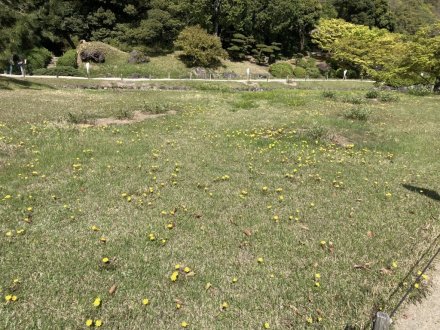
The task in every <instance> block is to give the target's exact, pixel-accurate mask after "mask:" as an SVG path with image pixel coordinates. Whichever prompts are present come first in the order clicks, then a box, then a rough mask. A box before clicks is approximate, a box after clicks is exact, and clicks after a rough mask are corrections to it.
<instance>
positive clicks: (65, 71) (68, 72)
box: [33, 66, 83, 77]
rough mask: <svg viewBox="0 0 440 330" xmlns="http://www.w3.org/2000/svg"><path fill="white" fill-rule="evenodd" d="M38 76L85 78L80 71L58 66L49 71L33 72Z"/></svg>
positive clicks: (39, 70)
mask: <svg viewBox="0 0 440 330" xmlns="http://www.w3.org/2000/svg"><path fill="white" fill-rule="evenodd" d="M33 74H34V75H37V76H71V77H80V76H83V74H81V72H80V71H79V70H78V69H75V68H73V67H71V66H57V67H55V68H49V69H38V70H35V71H34V72H33Z"/></svg>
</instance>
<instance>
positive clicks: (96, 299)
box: [93, 297, 101, 307]
mask: <svg viewBox="0 0 440 330" xmlns="http://www.w3.org/2000/svg"><path fill="white" fill-rule="evenodd" d="M93 306H95V307H99V306H101V298H99V297H97V298H95V300H94V301H93Z"/></svg>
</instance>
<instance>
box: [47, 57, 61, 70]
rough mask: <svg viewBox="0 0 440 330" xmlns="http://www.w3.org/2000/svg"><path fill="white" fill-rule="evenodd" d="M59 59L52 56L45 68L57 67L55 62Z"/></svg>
mask: <svg viewBox="0 0 440 330" xmlns="http://www.w3.org/2000/svg"><path fill="white" fill-rule="evenodd" d="M58 59H59V57H56V56H53V57H52V59H51V60H50V63H49V64H48V65H47V68H48V69H49V68H54V67H56V66H57V62H58Z"/></svg>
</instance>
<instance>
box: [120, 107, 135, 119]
mask: <svg viewBox="0 0 440 330" xmlns="http://www.w3.org/2000/svg"><path fill="white" fill-rule="evenodd" d="M133 117H134V113H133V112H132V111H130V110H127V109H121V110H119V112H118V113H117V114H116V119H119V120H123V119H132V118H133Z"/></svg>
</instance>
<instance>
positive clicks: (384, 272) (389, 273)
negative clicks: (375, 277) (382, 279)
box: [380, 268, 393, 275]
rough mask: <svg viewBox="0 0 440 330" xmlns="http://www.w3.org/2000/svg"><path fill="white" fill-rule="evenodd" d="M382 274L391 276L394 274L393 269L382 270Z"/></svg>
mask: <svg viewBox="0 0 440 330" xmlns="http://www.w3.org/2000/svg"><path fill="white" fill-rule="evenodd" d="M380 272H381V273H382V274H384V275H391V274H392V273H393V271H392V270H391V269H388V268H381V269H380Z"/></svg>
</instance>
